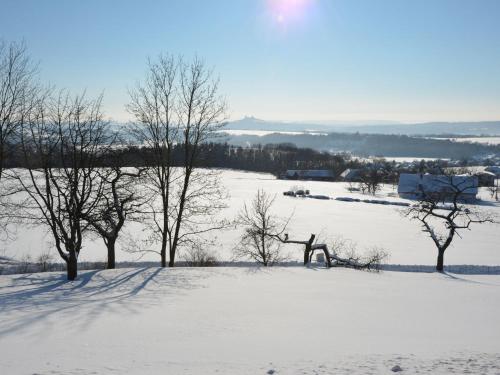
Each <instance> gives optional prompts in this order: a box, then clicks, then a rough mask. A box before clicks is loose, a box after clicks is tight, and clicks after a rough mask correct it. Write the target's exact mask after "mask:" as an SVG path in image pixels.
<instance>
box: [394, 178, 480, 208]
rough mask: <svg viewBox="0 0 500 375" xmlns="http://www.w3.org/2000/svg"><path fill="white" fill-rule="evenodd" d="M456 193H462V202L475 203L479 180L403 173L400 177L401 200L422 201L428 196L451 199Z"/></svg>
mask: <svg viewBox="0 0 500 375" xmlns="http://www.w3.org/2000/svg"><path fill="white" fill-rule="evenodd" d="M456 192H460V194H459V199H460V200H461V201H467V202H473V201H475V200H476V195H477V193H478V178H477V177H476V176H444V175H432V174H421V173H417V174H411V173H402V174H401V175H400V176H399V184H398V194H399V196H400V197H401V198H407V199H421V198H424V197H425V196H428V197H435V198H439V199H451V198H453V197H454V196H455V193H456Z"/></svg>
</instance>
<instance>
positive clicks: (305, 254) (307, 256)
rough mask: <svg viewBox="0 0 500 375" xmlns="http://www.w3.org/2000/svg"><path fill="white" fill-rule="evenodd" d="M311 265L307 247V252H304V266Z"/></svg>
mask: <svg viewBox="0 0 500 375" xmlns="http://www.w3.org/2000/svg"><path fill="white" fill-rule="evenodd" d="M308 263H309V250H308V249H307V245H306V250H304V266H307V264H308Z"/></svg>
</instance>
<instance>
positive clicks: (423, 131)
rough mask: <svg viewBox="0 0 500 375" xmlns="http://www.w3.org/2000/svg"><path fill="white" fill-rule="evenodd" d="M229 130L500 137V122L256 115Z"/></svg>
mask: <svg viewBox="0 0 500 375" xmlns="http://www.w3.org/2000/svg"><path fill="white" fill-rule="evenodd" d="M226 129H234V130H269V131H278V132H279V131H322V132H342V133H365V134H401V135H472V136H481V135H490V136H500V121H481V122H427V123H419V124H394V123H392V124H389V123H387V124H384V123H381V124H366V125H360V124H352V123H344V124H342V123H335V124H315V123H313V122H310V123H309V122H303V123H298V122H280V121H265V120H260V119H257V118H255V117H245V118H243V119H241V120H237V121H232V122H229V123H228V124H227V126H226Z"/></svg>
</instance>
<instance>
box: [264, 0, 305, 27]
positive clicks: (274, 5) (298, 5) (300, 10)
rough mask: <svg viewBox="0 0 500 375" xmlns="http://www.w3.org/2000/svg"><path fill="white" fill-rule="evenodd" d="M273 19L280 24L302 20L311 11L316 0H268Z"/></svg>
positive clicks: (289, 23)
mask: <svg viewBox="0 0 500 375" xmlns="http://www.w3.org/2000/svg"><path fill="white" fill-rule="evenodd" d="M266 1H267V9H268V12H269V13H270V15H271V17H272V19H273V20H274V21H275V22H277V23H278V24H280V25H283V26H291V25H293V24H296V23H300V22H302V21H303V20H304V19H305V18H306V17H307V16H308V13H309V12H310V10H311V8H312V6H313V3H314V0H266Z"/></svg>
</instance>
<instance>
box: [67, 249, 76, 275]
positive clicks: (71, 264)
mask: <svg viewBox="0 0 500 375" xmlns="http://www.w3.org/2000/svg"><path fill="white" fill-rule="evenodd" d="M77 262H78V260H77V258H76V254H75V253H73V252H71V253H70V254H69V257H68V260H67V261H66V268H67V271H68V280H69V281H73V280H75V279H76V277H77V276H78V264H77Z"/></svg>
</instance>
